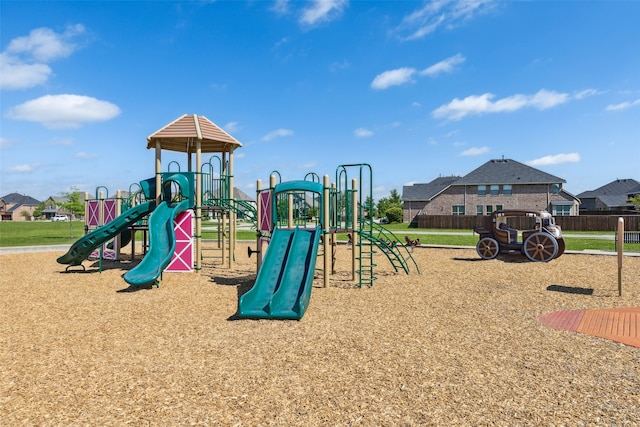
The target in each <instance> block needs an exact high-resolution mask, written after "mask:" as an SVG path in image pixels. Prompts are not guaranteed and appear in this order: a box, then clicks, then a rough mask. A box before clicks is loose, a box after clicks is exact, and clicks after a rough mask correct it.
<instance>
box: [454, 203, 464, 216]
mask: <svg viewBox="0 0 640 427" xmlns="http://www.w3.org/2000/svg"><path fill="white" fill-rule="evenodd" d="M451 214H452V215H464V205H453V206H452V207H451Z"/></svg>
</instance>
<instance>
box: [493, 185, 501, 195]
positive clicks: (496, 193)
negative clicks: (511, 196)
mask: <svg viewBox="0 0 640 427" xmlns="http://www.w3.org/2000/svg"><path fill="white" fill-rule="evenodd" d="M498 194H500V186H499V185H492V186H491V195H492V196H497V195H498Z"/></svg>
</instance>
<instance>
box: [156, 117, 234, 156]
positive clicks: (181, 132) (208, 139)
mask: <svg viewBox="0 0 640 427" xmlns="http://www.w3.org/2000/svg"><path fill="white" fill-rule="evenodd" d="M198 139H200V140H201V141H202V143H201V149H202V152H203V153H226V152H232V151H234V150H235V149H236V148H240V147H242V144H241V143H240V142H239V141H238V140H236V139H235V138H234V137H232V136H231V135H229V134H228V133H226V132H225V131H223V130H222V129H220V128H219V127H218V126H216V124H215V123H213V122H212V121H211V120H209V119H207V118H206V117H204V116H198V115H196V114H185V115H183V116H181V117H179V118H178V119H176V120H175V121H173V122H171V123H169V124H168V125H166V126H165V127H163V128H162V129H160V130H158V131H156V132H155V133H153V134H152V135H150V136H149V137H147V148H155V147H156V143H157V142H160V148H162V149H163V150H169V151H178V152H181V153H195V151H196V141H197V140H198Z"/></svg>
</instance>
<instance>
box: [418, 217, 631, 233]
mask: <svg viewBox="0 0 640 427" xmlns="http://www.w3.org/2000/svg"><path fill="white" fill-rule="evenodd" d="M620 217H622V218H624V229H625V230H628V231H638V230H640V215H584V216H582V215H581V216H556V217H555V220H556V224H558V225H559V226H560V227H561V228H562V230H564V231H612V232H613V231H615V230H617V228H618V218H620ZM512 220H513V223H512V222H511V221H512ZM509 221H510V223H509V225H510V226H511V227H514V228H518V229H521V230H523V229H528V228H532V227H533V220H532V219H531V218H512V219H510V220H509ZM490 224H491V217H490V216H471V215H417V216H416V217H415V218H414V220H413V221H412V223H411V226H413V227H417V228H444V229H453V230H470V229H473V228H475V227H487V226H489V225H490Z"/></svg>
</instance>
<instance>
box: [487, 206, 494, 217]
mask: <svg viewBox="0 0 640 427" xmlns="http://www.w3.org/2000/svg"><path fill="white" fill-rule="evenodd" d="M492 213H493V206H492V205H487V215H491V214H492Z"/></svg>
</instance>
